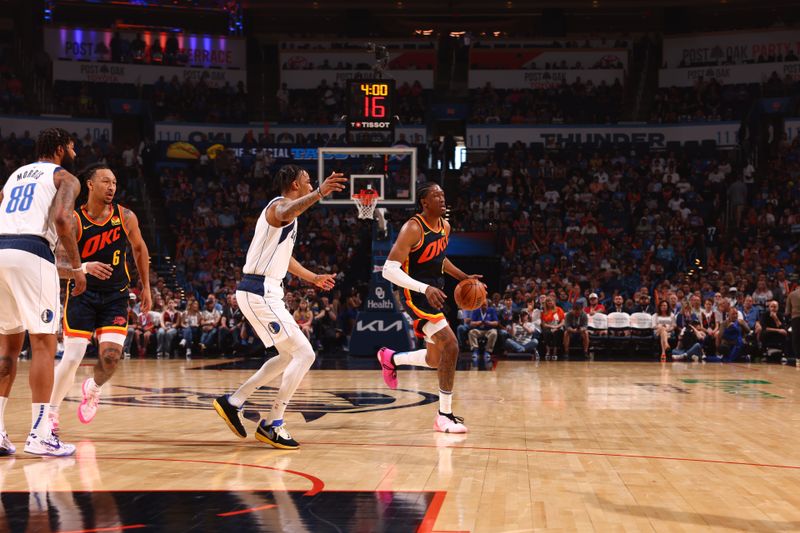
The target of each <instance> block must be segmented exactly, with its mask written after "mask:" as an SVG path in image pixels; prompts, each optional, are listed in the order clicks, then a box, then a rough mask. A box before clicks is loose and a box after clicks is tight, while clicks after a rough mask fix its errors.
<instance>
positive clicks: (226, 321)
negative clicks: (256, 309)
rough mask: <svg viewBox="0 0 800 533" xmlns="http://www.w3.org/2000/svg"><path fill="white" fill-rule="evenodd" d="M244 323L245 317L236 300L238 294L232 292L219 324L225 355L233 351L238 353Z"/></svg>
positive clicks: (220, 342)
mask: <svg viewBox="0 0 800 533" xmlns="http://www.w3.org/2000/svg"><path fill="white" fill-rule="evenodd" d="M244 321H245V320H244V315H243V314H242V310H241V309H239V302H238V301H237V300H236V293H235V292H231V293H230V294H228V297H227V299H226V302H225V306H223V309H222V316H221V317H220V322H219V330H218V331H219V347H220V350H221V351H222V352H223V353H228V351H231V352H233V353H234V354H236V352H237V351H238V349H239V344H240V340H241V338H242V335H241V330H242V322H244Z"/></svg>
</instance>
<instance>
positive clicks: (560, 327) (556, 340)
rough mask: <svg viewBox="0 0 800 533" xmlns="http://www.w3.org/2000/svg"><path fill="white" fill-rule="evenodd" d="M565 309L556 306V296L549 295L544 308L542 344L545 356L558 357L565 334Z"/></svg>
mask: <svg viewBox="0 0 800 533" xmlns="http://www.w3.org/2000/svg"><path fill="white" fill-rule="evenodd" d="M564 318H565V315H564V310H563V309H561V308H560V307H558V306H556V301H555V298H553V297H552V296H548V297H547V299H546V300H545V302H544V309H542V344H544V346H545V350H546V351H545V358H550V357H555V358H558V351H559V350H560V349H561V345H562V343H563V336H564Z"/></svg>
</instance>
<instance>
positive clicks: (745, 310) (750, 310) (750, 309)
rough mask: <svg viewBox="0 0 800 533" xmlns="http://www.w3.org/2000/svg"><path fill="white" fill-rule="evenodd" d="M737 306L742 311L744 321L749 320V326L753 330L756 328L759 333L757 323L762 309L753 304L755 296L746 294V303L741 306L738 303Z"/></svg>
mask: <svg viewBox="0 0 800 533" xmlns="http://www.w3.org/2000/svg"><path fill="white" fill-rule="evenodd" d="M776 303H777V302H776ZM736 308H737V309H738V310H739V311H741V313H742V317H743V318H744V321H745V322H747V326H748V327H749V328H750V329H751V330H754V331H756V333H758V331H757V324H758V317H759V315H760V314H761V311H760V310H759V309H758V308H757V307H756V306H755V305H753V297H752V296H745V297H744V303H743V304H742V305H741V306H738V305H737V306H736Z"/></svg>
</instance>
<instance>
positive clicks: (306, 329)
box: [294, 299, 314, 340]
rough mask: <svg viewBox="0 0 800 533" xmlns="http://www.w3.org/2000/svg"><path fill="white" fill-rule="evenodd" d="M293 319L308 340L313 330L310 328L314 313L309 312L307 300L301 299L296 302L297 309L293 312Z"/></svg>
mask: <svg viewBox="0 0 800 533" xmlns="http://www.w3.org/2000/svg"><path fill="white" fill-rule="evenodd" d="M294 320H295V322H297V325H298V326H300V329H301V330H302V332H303V334H304V335H305V336H306V337H307V338H308V340H311V335H312V333H313V331H314V330H313V328H312V323H313V321H314V315H313V314H312V313H311V309H309V308H308V300H306V299H302V300H300V301H299V302H298V304H297V310H296V311H295V312H294Z"/></svg>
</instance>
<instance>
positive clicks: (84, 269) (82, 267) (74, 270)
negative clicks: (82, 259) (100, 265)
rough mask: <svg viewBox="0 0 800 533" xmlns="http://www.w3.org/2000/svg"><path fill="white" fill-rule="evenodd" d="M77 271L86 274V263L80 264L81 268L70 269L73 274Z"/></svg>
mask: <svg viewBox="0 0 800 533" xmlns="http://www.w3.org/2000/svg"><path fill="white" fill-rule="evenodd" d="M79 270H80V271H81V272H83V273H84V274H86V263H81V266H79V267H76V268H73V269H72V271H73V272H78V271H79Z"/></svg>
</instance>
